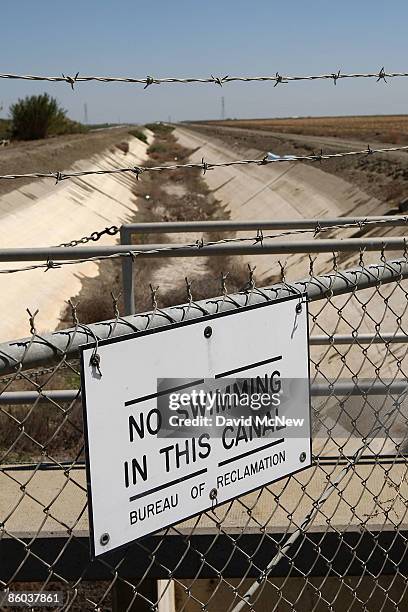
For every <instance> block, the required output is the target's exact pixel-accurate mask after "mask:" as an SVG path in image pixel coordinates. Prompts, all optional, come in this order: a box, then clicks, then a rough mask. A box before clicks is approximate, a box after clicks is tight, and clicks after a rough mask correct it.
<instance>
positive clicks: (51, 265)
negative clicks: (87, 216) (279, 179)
mask: <svg viewBox="0 0 408 612" xmlns="http://www.w3.org/2000/svg"><path fill="white" fill-rule="evenodd" d="M397 219H398V220H399V219H403V221H404V223H408V216H403V217H401V216H399V217H390V218H389V219H384V220H376V219H373V220H370V219H369V218H367V219H364V220H359V221H355V222H350V223H348V224H345V225H331V226H328V227H322V226H321V222H320V221H319V220H317V221H316V225H315V227H314V228H310V229H308V228H305V229H295V230H288V231H284V232H279V233H277V234H266V235H265V234H264V233H263V231H262V230H260V229H258V230H257V233H256V235H255V236H254V235H252V236H242V237H239V238H237V237H234V238H221V239H219V240H209V241H207V242H205V241H204V239H203V238H199V239H197V240H195V242H190V243H187V244H181V245H180V244H176V245H174V246H173V245H165V246H163V247H160V246H158V247H155V248H152V249H148V250H140V249H137V248H135V249H130V250H128V251H126V252H117V253H109V254H108V255H91V256H89V257H81V258H79V259H72V260H70V259H67V260H59V261H54V260H51V259H47V261H46V262H44V263H39V264H32V265H30V266H24V267H21V268H10V269H6V270H0V274H14V273H16V272H27V271H29V270H36V269H45V271H47V270H51V269H52V270H55V269H59V268H62V267H63V266H66V265H74V264H80V263H86V262H97V261H104V260H107V259H117V258H120V257H131V258H132V259H134V258H135V257H137V256H138V255H147V254H149V255H154V254H159V253H161V252H177V251H181V250H184V249H200V250H202V251H205V250H206V248H208V247H211V246H216V245H222V244H234V243H235V244H238V243H242V242H252V243H253V244H254V245H255V244H260V245H261V247H263V246H264V241H265V240H273V239H277V238H286V237H288V236H293V235H299V234H312V235H313V237H314V238H316V237H317V236H318V235H319V234H320V233H324V232H329V231H333V230H337V229H349V228H352V227H356V228H358V230H359V231H361V230H362V229H364V228H365V227H369V226H376V225H378V224H381V225H389V226H390V227H391V226H392V224H393V222H395V220H397ZM112 228H114V229H115V230H116V229H117V228H116V226H112V227H111V228H106V230H111V229H112ZM93 233H94V234H95V235H96V234H98V235H99V234H100V236H102V235H103V234H106V233H110V232H107V231H105V230H103V231H102V232H93ZM115 233H117V232H116V231H115ZM100 236H99V237H100ZM86 238H87V237H86ZM403 241H404V245H405V247H404V251H406V252H408V241H406V240H405V238H404V239H403ZM79 242H80V241H75V240H72V241H71V242H70V243H67V244H66V245H59V247H57V248H60V247H62V246H68V247H70V246H73V243H79ZM386 245H387V240H386V238H384V243H383V249H385V248H386ZM120 246H128V245H120ZM135 246H137V245H135ZM333 250H336V249H335V247H333ZM0 253H1V249H0ZM205 256H206V255H205V253H204V252H203V257H205Z"/></svg>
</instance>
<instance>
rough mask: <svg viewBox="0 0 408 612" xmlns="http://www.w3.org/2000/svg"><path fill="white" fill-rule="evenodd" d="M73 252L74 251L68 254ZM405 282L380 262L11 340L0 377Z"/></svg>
mask: <svg viewBox="0 0 408 612" xmlns="http://www.w3.org/2000/svg"><path fill="white" fill-rule="evenodd" d="M72 250H75V249H72ZM407 277H408V262H407V260H406V259H397V260H388V261H387V260H384V261H382V262H381V263H379V264H375V265H374V264H373V265H369V266H366V267H357V268H353V269H349V270H343V271H341V272H340V271H337V272H334V273H331V274H326V275H323V276H316V277H309V278H306V279H304V280H301V281H297V282H293V283H278V284H275V285H272V286H270V287H265V288H262V289H254V290H253V291H250V292H241V293H238V294H235V295H233V296H220V297H216V298H212V299H208V300H202V301H199V302H192V303H191V304H185V305H182V306H173V307H171V308H167V309H163V310H156V311H151V312H148V313H143V314H139V315H131V316H127V317H120V318H118V319H111V320H109V321H102V322H100V323H95V324H91V325H78V326H77V327H75V328H71V329H65V330H59V331H56V332H53V333H50V334H44V335H43V336H37V335H36V336H35V337H34V338H33V337H31V338H25V339H22V340H13V341H10V342H5V343H3V344H1V345H0V375H5V374H8V373H13V372H16V371H17V370H20V369H23V370H27V369H32V368H36V367H43V366H44V365H46V364H47V363H52V362H55V361H58V360H62V359H63V358H64V359H67V358H70V357H73V356H77V355H78V349H79V347H80V346H81V345H83V344H88V343H95V340H96V338H98V340H104V339H107V338H113V337H118V336H122V335H125V334H129V333H131V332H137V331H143V330H145V329H146V326H149V328H151V329H153V328H158V327H162V326H164V325H169V323H176V322H180V321H186V320H192V319H198V318H200V317H202V316H203V315H204V314H210V315H211V314H216V313H218V312H220V311H224V312H225V311H228V310H234V309H236V308H238V307H240V306H247V305H248V304H251V305H252V304H256V303H262V302H266V301H271V302H273V301H275V300H277V299H280V298H285V297H288V296H293V295H299V296H303V295H306V297H307V299H308V300H309V301H315V300H319V299H322V298H327V297H332V296H336V295H343V294H345V293H351V292H354V291H359V290H361V289H367V288H370V287H376V286H378V285H380V284H381V285H384V284H387V283H391V282H395V281H400V280H401V279H404V278H407Z"/></svg>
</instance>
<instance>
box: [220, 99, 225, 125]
mask: <svg viewBox="0 0 408 612" xmlns="http://www.w3.org/2000/svg"><path fill="white" fill-rule="evenodd" d="M221 119H222V120H224V119H225V98H224V96H222V97H221Z"/></svg>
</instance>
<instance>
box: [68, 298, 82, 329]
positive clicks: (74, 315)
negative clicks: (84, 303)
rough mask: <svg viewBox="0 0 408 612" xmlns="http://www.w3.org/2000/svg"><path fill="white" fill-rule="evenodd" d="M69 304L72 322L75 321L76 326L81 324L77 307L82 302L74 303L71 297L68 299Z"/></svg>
mask: <svg viewBox="0 0 408 612" xmlns="http://www.w3.org/2000/svg"><path fill="white" fill-rule="evenodd" d="M67 304H69V306H70V308H71V316H72V322H73V324H74V326H75V327H76V326H77V325H78V324H79V320H78V313H77V308H78V306H79V304H80V302H76V303H74V302H73V301H72V300H71V299H69V300H68V301H67Z"/></svg>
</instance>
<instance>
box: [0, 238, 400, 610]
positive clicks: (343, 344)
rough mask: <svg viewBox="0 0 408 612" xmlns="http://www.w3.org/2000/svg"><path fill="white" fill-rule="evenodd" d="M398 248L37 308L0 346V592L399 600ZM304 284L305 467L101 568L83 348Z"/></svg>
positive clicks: (71, 601)
mask: <svg viewBox="0 0 408 612" xmlns="http://www.w3.org/2000/svg"><path fill="white" fill-rule="evenodd" d="M368 255H369V257H370V259H369V257H368ZM392 255H393V257H391V255H387V257H386V256H385V253H384V252H375V253H370V254H367V253H364V252H362V251H361V252H360V253H357V255H356V256H355V257H354V262H353V265H349V263H350V259H349V258H350V255H349V254H347V256H346V255H344V254H342V255H333V256H332V255H330V254H329V255H328V254H325V255H323V256H320V257H321V260H319V261H316V260H315V259H313V258H312V257H309V259H307V258H306V257H305V256H304V255H303V256H301V255H296V256H295V255H293V256H291V257H292V259H293V266H292V267H290V270H292V271H293V270H295V269H296V270H299V269H300V267H301V266H300V263H302V265H303V266H304V267H306V269H307V270H308V274H306V275H305V278H304V280H301V281H299V280H289V279H288V276H289V273H288V269H285V266H283V265H281V268H280V269H281V280H280V282H276V283H275V284H273V285H271V286H269V287H266V288H265V287H264V288H257V287H256V285H255V281H254V278H253V276H252V278H251V281H252V282H251V283H249V284H248V286H247V288H246V289H245V291H242V292H241V293H238V294H235V295H229V294H228V293H227V291H226V289H225V284H224V286H223V294H222V295H221V296H220V297H215V298H211V299H208V300H205V301H200V302H196V301H194V299H193V296H192V295H191V292H190V295H189V302H188V303H187V304H185V305H181V306H174V307H172V308H168V309H161V308H160V307H159V306H158V304H157V301H156V299H155V301H154V304H153V306H154V307H153V310H152V311H151V312H148V313H144V314H141V315H132V316H126V317H121V316H120V314H119V312H118V311H117V309H116V314H115V318H114V319H112V320H110V321H103V322H99V323H96V324H90V325H85V324H81V322H80V317H79V314H78V313H77V312H76V310H75V308H73V313H72V314H73V327H72V328H70V329H64V330H60V331H57V332H54V333H52V334H45V335H44V334H40V333H39V332H38V331H37V330H36V321H35V316H36V315H35V313H32V312H29V319H30V328H31V335H30V336H29V337H28V338H26V339H22V340H15V341H12V342H8V343H4V344H2V345H0V376H1V377H2V378H1V383H0V422H1V431H2V436H1V446H0V455H1V459H0V480H1V484H0V490H1V492H2V495H1V499H0V523H1V540H0V549H1V554H0V558H1V572H0V578H1V586H2V588H3V589H4V590H7V589H9V590H17V589H20V590H21V589H23V588H27V589H28V587H29V589H28V590H33V589H34V588H35V589H36V590H43V591H62V592H63V593H64V598H65V601H64V604H63V605H62V606H61V608H60V609H63V610H75V611H76V610H112V609H113V610H116V611H117V610H129V611H131V610H144V609H146V610H168V609H175V610H177V611H179V610H180V611H181V610H185V611H186V612H190V611H196V610H197V611H198V610H203V611H204V610H205V611H207V610H208V611H211V610H214V611H215V610H232V611H234V612H237V611H238V610H241V609H243V610H256V612H263V611H264V610H268V611H271V610H274V611H275V610H276V611H279V612H281V611H283V612H286V611H288V612H289V611H292V612H293V611H297V612H303V611H304V610H316V611H317V612H320V611H322V610H330V611H333V610H335V611H337V610H342V611H343V610H347V611H352V612H355V611H360V610H361V611H368V610H369V611H370V612H372V611H377V610H378V611H380V610H384V611H387V610H401V611H403V610H405V609H407V603H406V602H407V594H406V589H407V575H408V563H407V561H408V559H407V546H408V539H407V537H408V533H407V517H406V513H407V499H408V495H407V493H408V491H407V480H406V451H407V448H408V447H407V401H406V392H407V374H406V372H407V365H408V362H407V354H406V351H407V339H408V335H407V316H406V311H407V306H408V301H407V296H408V282H407V277H408V257H407V253H406V249H404V250H403V252H399V253H395V252H393V253H392ZM346 257H347V258H348V259H346ZM299 262H300V263H299ZM370 262H371V263H370ZM291 274H293V272H291ZM303 293H307V296H308V299H309V302H310V303H309V316H310V359H311V363H310V366H311V378H312V381H311V382H312V386H311V389H312V411H313V465H312V467H311V468H308V469H305V470H304V471H302V472H300V473H298V474H295V475H292V476H291V477H288V478H285V479H284V480H281V481H279V482H276V483H274V484H272V485H269V486H265V487H263V488H261V489H259V490H257V491H255V492H253V493H251V494H247V495H244V496H242V497H240V498H238V499H235V500H233V501H232V502H229V503H227V504H225V505H223V506H220V507H218V508H214V509H213V510H210V511H208V512H205V513H203V514H201V515H199V516H197V517H195V518H193V519H189V520H188V521H184V522H183V523H180V524H178V525H176V526H173V527H170V528H168V529H166V530H164V531H163V532H161V533H159V534H157V535H154V536H149V537H146V538H143V539H142V540H139V541H137V542H136V543H134V544H132V545H131V546H129V547H128V548H127V549H125V550H124V551H116V552H113V553H109V554H107V555H104V556H103V557H102V558H97V559H96V560H91V559H90V556H89V533H88V515H87V483H86V473H85V460H84V439H83V430H82V409H81V398H80V375H79V366H78V347H79V346H81V345H83V344H86V343H88V342H92V343H94V342H95V341H98V340H103V339H106V338H111V337H118V336H122V335H124V334H126V333H130V332H136V331H143V330H145V329H146V328H147V327H149V328H156V327H160V326H163V325H169V324H172V323H176V322H180V321H183V320H187V319H194V318H197V319H199V318H200V317H202V316H203V315H205V314H214V313H217V312H220V311H224V310H225V311H226V310H234V309H236V308H239V307H241V306H244V305H248V304H255V303H260V302H264V301H266V300H268V301H273V300H276V299H279V298H282V297H285V296H289V295H294V294H295V295H298V294H303ZM254 342H265V339H263V338H254ZM107 450H108V449H107ZM27 583H29V584H28V585H27ZM169 602H170V603H169ZM169 606H170V608H169ZM171 606H173V608H171ZM5 609H7V607H5ZM34 609H35V608H34Z"/></svg>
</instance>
